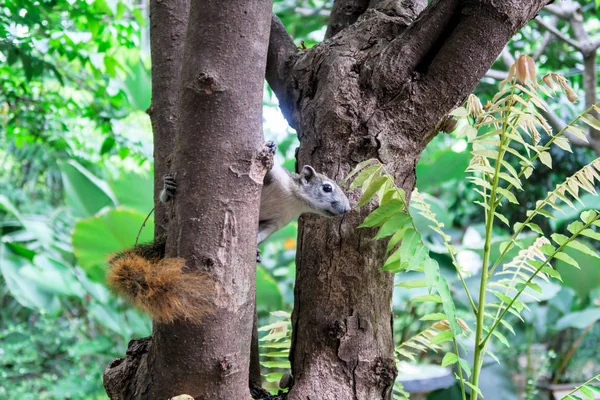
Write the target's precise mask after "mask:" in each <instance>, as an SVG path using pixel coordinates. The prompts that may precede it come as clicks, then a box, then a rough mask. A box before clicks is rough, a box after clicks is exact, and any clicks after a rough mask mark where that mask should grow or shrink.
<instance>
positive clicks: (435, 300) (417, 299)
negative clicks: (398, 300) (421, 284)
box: [410, 294, 442, 303]
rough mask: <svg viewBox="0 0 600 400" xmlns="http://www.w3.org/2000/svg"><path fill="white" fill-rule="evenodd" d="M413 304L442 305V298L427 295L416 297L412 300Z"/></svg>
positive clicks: (435, 295)
mask: <svg viewBox="0 0 600 400" xmlns="http://www.w3.org/2000/svg"><path fill="white" fill-rule="evenodd" d="M410 301H411V302H413V303H421V302H432V303H441V302H442V298H441V297H440V296H439V295H437V294H426V295H423V296H416V297H413V298H412V299H410Z"/></svg>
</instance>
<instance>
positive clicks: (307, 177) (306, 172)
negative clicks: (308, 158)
mask: <svg viewBox="0 0 600 400" xmlns="http://www.w3.org/2000/svg"><path fill="white" fill-rule="evenodd" d="M316 175H317V173H316V172H315V170H314V168H313V167H311V166H310V165H305V166H304V167H302V171H300V178H301V179H302V182H303V183H308V182H310V181H311V179H312V178H314V177H315V176H316Z"/></svg>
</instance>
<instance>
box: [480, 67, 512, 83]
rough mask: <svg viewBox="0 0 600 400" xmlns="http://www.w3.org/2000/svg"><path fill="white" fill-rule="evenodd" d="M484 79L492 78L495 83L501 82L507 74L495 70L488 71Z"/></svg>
mask: <svg viewBox="0 0 600 400" xmlns="http://www.w3.org/2000/svg"><path fill="white" fill-rule="evenodd" d="M485 77H487V78H492V79H495V80H497V81H503V80H505V79H506V78H507V77H508V72H506V71H500V70H497V69H488V71H487V72H486V73H485Z"/></svg>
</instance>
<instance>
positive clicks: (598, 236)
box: [581, 229, 600, 240]
mask: <svg viewBox="0 0 600 400" xmlns="http://www.w3.org/2000/svg"><path fill="white" fill-rule="evenodd" d="M581 235H583V236H587V237H589V238H592V239H594V240H600V232H596V231H594V230H592V229H584V230H583V231H581Z"/></svg>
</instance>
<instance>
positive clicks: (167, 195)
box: [160, 174, 177, 203]
mask: <svg viewBox="0 0 600 400" xmlns="http://www.w3.org/2000/svg"><path fill="white" fill-rule="evenodd" d="M176 191H177V184H176V183H175V178H174V177H173V175H170V174H167V175H165V176H163V189H162V191H161V192H160V201H162V202H163V203H166V202H168V201H169V200H171V199H172V198H173V197H175V192H176Z"/></svg>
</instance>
